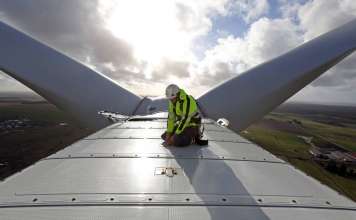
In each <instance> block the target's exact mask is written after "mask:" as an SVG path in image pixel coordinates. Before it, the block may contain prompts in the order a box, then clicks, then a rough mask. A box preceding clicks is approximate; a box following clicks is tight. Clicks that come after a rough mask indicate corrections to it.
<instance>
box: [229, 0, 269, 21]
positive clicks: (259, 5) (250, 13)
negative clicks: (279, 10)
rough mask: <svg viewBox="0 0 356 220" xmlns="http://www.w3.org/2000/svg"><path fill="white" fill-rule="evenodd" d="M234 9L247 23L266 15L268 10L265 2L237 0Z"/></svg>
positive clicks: (261, 0) (263, 0)
mask: <svg viewBox="0 0 356 220" xmlns="http://www.w3.org/2000/svg"><path fill="white" fill-rule="evenodd" d="M234 7H235V8H236V10H237V13H238V14H239V15H240V16H242V17H243V19H244V20H245V21H246V22H247V23H251V22H252V21H255V20H257V19H259V18H260V17H262V16H263V15H266V14H267V13H268V11H269V8H270V6H269V3H268V1H267V0H239V1H236V2H235V6H234Z"/></svg>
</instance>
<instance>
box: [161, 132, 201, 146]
mask: <svg viewBox="0 0 356 220" xmlns="http://www.w3.org/2000/svg"><path fill="white" fill-rule="evenodd" d="M166 136H167V134H166V132H164V133H163V134H162V135H161V138H162V139H163V140H166ZM197 138H199V127H187V128H186V129H184V131H183V132H182V133H180V134H178V135H177V134H174V135H173V145H174V146H177V147H185V146H188V145H190V144H192V142H193V140H195V139H197Z"/></svg>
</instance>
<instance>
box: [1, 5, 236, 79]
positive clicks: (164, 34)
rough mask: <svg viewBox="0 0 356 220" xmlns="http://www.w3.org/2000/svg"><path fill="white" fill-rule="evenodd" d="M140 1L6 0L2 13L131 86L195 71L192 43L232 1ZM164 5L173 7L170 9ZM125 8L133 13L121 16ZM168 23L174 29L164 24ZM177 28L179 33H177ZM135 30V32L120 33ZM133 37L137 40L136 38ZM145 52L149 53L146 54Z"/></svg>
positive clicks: (55, 45) (42, 39) (24, 27)
mask: <svg viewBox="0 0 356 220" xmlns="http://www.w3.org/2000/svg"><path fill="white" fill-rule="evenodd" d="M134 3H138V4H134ZM134 3H132V4H131V3H130V2H128V1H103V0H97V1H71V0H63V1H49V0H28V1H25V2H23V1H15V0H14V1H5V2H2V3H1V5H0V16H1V19H2V20H4V21H5V22H8V23H10V24H11V25H13V26H15V27H18V28H19V29H21V30H23V31H25V32H27V33H29V34H30V35H32V36H34V37H35V38H37V39H39V40H41V41H43V42H45V43H47V44H48V45H51V46H52V47H54V48H56V49H58V50H60V51H63V52H64V53H66V54H68V55H69V56H72V57H74V58H76V59H78V60H80V61H81V62H84V63H86V64H87V65H89V66H91V67H93V68H95V69H97V70H99V71H101V72H103V73H104V74H106V75H108V76H110V77H112V78H114V79H116V80H118V82H119V83H121V84H130V85H131V84H133V83H134V82H137V81H140V82H141V83H148V84H149V80H150V77H152V80H160V81H164V80H168V79H170V78H171V77H176V78H186V77H188V76H189V74H190V72H189V67H190V64H191V63H192V62H194V60H195V59H196V57H195V55H194V54H193V52H192V51H191V48H190V47H191V46H192V44H193V42H194V40H195V39H196V38H197V37H199V36H202V35H205V34H207V33H208V32H209V31H210V30H211V28H212V20H211V19H212V17H214V16H217V15H226V14H227V13H228V3H229V0H208V1H206V0H204V1H201V0H198V1H188V0H164V1H158V2H157V4H154V3H152V2H146V3H145V4H144V6H145V7H137V6H138V5H139V6H143V5H142V4H143V3H142V2H134ZM160 6H165V7H167V8H169V9H171V11H169V12H170V13H168V14H167V12H166V8H163V9H160V8H161V7H160ZM125 7H126V8H125ZM127 7H128V8H127ZM129 9H130V11H128V10H129ZM140 10H141V12H142V13H143V14H140V13H139V12H140ZM133 12H135V13H133ZM156 12H158V14H157V15H155V13H156ZM171 12H172V13H171ZM123 13H126V15H127V16H129V17H124V18H121V17H117V18H118V19H116V20H115V16H118V15H121V14H123ZM138 13H139V14H138ZM160 13H161V14H160ZM132 15H133V16H134V17H132V18H133V19H130V18H131V17H130V16H132ZM163 15H165V16H163ZM113 16H114V19H113V22H114V23H113V24H112V25H113V26H112V27H109V25H108V19H109V18H111V17H113ZM119 21H123V22H124V23H120V22H119ZM147 21H149V22H147ZM130 22H131V23H130ZM167 22H170V23H167ZM167 24H169V25H167ZM170 24H172V25H170ZM160 25H161V26H160ZM162 25H166V26H162ZM125 27H126V28H127V29H125ZM167 27H168V28H169V29H164V28H167ZM174 27H177V28H178V29H177V31H179V32H175V31H176V30H174V29H172V28H174ZM110 28H112V29H111V30H110ZM142 30H144V32H142ZM130 31H132V32H131V33H129V35H120V34H122V33H128V32H130ZM178 34H179V35H178ZM132 38H135V39H136V41H134V42H131V41H130V40H132ZM137 45H138V46H142V48H137V47H136V46H137ZM172 46H173V47H172ZM140 52H142V53H143V54H144V55H143V56H141V57H140V56H139V55H140ZM164 52H169V53H173V55H172V56H167V57H164V56H163V57H161V56H162V54H160V53H164ZM141 55H142V54H141ZM163 55H167V54H163ZM168 55H171V54H168ZM155 56H158V58H160V59H161V60H160V62H159V63H158V62H157V61H156V60H155V61H154V62H152V60H150V59H151V58H152V57H155ZM108 67H111V68H108ZM128 72H130V73H131V74H128Z"/></svg>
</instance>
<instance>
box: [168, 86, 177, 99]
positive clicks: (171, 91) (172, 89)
mask: <svg viewBox="0 0 356 220" xmlns="http://www.w3.org/2000/svg"><path fill="white" fill-rule="evenodd" d="M178 92H179V87H178V86H177V85H175V84H170V85H169V86H167V88H166V97H167V99H173V98H175V97H177V94H178Z"/></svg>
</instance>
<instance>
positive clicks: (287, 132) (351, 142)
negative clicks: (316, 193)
mask: <svg viewBox="0 0 356 220" xmlns="http://www.w3.org/2000/svg"><path fill="white" fill-rule="evenodd" d="M296 120H297V121H299V122H301V125H299V124H296V123H293V121H296ZM275 124H277V125H278V126H274V125H275ZM283 124H284V126H283ZM293 127H294V128H295V130H293V129H291V128H293ZM291 130H292V131H291ZM313 134H314V135H320V136H322V137H324V138H326V139H327V140H331V141H332V142H333V143H337V144H339V145H342V146H343V147H344V148H346V149H349V150H351V151H356V144H355V143H356V141H355V140H356V129H353V128H348V127H338V126H333V125H329V124H324V123H320V122H315V121H313V120H310V119H306V118H304V117H302V116H300V115H292V114H282V113H278V114H277V113H272V114H269V115H267V116H266V117H265V118H264V119H263V120H262V121H261V122H259V123H255V124H254V125H252V126H250V127H249V128H248V129H247V130H246V132H242V133H241V135H242V136H244V137H246V138H247V139H249V140H251V141H253V142H255V143H256V144H258V145H260V146H262V147H263V148H264V149H266V150H268V151H269V152H271V153H272V154H274V155H277V156H278V157H280V158H282V159H284V160H286V161H288V162H289V163H291V164H292V165H293V166H295V167H296V168H298V169H300V170H302V171H303V172H304V173H306V174H307V175H310V176H312V177H314V178H315V179H317V180H319V181H320V182H321V183H323V184H326V185H328V186H330V187H331V188H333V189H335V190H336V191H338V192H340V193H341V194H343V195H346V196H347V197H349V198H351V199H352V200H354V201H356V178H355V177H344V176H340V175H338V174H335V173H332V172H329V171H327V170H326V169H324V168H323V167H321V166H320V165H318V164H317V163H315V162H314V161H313V160H312V159H311V155H310V154H309V152H308V150H309V148H310V145H309V144H307V143H305V142H304V140H303V139H301V138H300V137H298V136H299V135H306V136H307V135H309V136H311V135H313Z"/></svg>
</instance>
